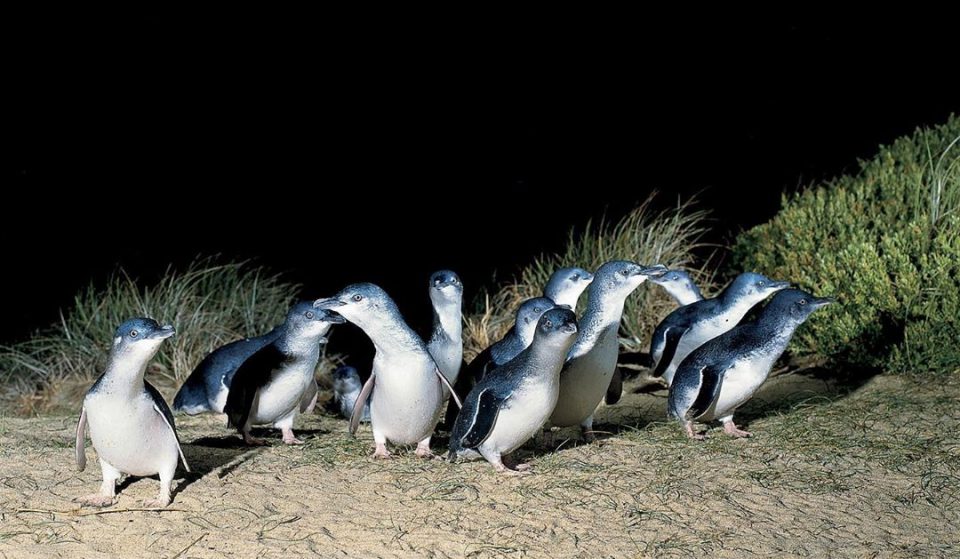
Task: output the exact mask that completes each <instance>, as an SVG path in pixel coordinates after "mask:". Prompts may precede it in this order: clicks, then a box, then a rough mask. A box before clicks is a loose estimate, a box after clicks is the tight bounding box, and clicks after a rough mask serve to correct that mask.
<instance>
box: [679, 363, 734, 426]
mask: <svg viewBox="0 0 960 559" xmlns="http://www.w3.org/2000/svg"><path fill="white" fill-rule="evenodd" d="M732 364H733V363H731V362H723V363H718V364H715V365H707V366H706V367H704V368H703V369H701V370H700V376H701V380H700V391H699V392H698V393H697V399H696V400H694V401H693V405H692V406H690V412H689V414H690V417H693V418H697V417H700V416H701V415H703V414H704V413H706V412H707V410H708V409H710V406H712V405H713V403H714V402H715V401H716V400H717V396H719V395H720V386H721V385H722V384H723V374H724V373H725V372H726V371H727V369H729V368H730V366H731V365H732Z"/></svg>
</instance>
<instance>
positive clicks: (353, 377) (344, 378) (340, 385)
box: [333, 366, 361, 394]
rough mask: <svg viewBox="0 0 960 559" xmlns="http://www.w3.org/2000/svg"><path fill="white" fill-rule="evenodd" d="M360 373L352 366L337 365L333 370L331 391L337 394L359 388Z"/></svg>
mask: <svg viewBox="0 0 960 559" xmlns="http://www.w3.org/2000/svg"><path fill="white" fill-rule="evenodd" d="M360 387H361V385H360V373H358V372H357V370H356V369H354V368H353V367H348V366H343V367H337V369H336V370H335V371H333V391H334V392H335V393H337V394H345V393H347V392H353V391H355V390H360Z"/></svg>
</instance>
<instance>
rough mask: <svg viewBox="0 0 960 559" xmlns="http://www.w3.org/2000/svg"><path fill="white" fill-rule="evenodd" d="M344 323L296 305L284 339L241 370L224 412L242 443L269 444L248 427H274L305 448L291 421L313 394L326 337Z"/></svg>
mask: <svg viewBox="0 0 960 559" xmlns="http://www.w3.org/2000/svg"><path fill="white" fill-rule="evenodd" d="M344 322H346V321H345V320H344V318H343V317H341V316H340V315H338V314H337V313H335V312H332V311H328V310H318V309H315V308H314V307H313V304H312V303H310V302H303V303H298V304H296V305H294V306H293V307H292V308H291V309H290V311H289V312H288V313H287V319H286V320H285V321H284V323H283V325H282V326H281V327H280V335H279V336H277V338H276V339H275V340H273V341H272V342H270V343H269V344H267V345H266V346H264V347H262V348H261V349H260V350H258V351H257V352H256V353H254V354H253V355H251V356H250V357H249V358H247V359H246V360H245V361H244V362H243V363H242V364H241V365H240V366H239V368H237V372H236V373H235V374H234V375H233V380H232V381H231V383H230V390H229V393H228V394H227V402H226V404H225V405H224V407H223V411H224V413H226V414H227V418H228V420H229V424H230V425H232V426H233V427H236V429H237V430H238V431H239V432H240V433H241V434H242V435H243V440H244V442H246V443H247V444H250V445H263V444H266V441H265V440H263V439H260V438H256V437H253V436H252V435H251V434H250V429H251V428H252V427H253V426H254V425H273V426H274V427H276V428H278V429H280V431H281V432H282V434H283V442H284V443H285V444H303V441H301V440H300V439H298V438H296V436H295V435H294V433H293V422H294V420H295V419H296V417H297V415H298V414H299V413H301V412H303V411H306V409H307V407H308V406H309V402H308V401H306V400H307V397H306V396H307V395H309V394H312V393H314V392H315V387H316V378H315V377H314V371H315V370H316V368H317V363H318V362H319V361H320V344H321V343H325V342H326V338H325V337H324V336H325V335H326V334H327V332H329V331H330V326H331V325H333V324H342V323H344ZM310 399H312V398H310Z"/></svg>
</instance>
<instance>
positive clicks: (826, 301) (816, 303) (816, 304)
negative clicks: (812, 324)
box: [810, 297, 837, 309]
mask: <svg viewBox="0 0 960 559" xmlns="http://www.w3.org/2000/svg"><path fill="white" fill-rule="evenodd" d="M836 302H837V300H836V299H834V298H833V297H816V298H814V299H813V300H812V301H810V307H811V308H813V309H819V308H820V307H825V306H827V305H830V304H832V303H836Z"/></svg>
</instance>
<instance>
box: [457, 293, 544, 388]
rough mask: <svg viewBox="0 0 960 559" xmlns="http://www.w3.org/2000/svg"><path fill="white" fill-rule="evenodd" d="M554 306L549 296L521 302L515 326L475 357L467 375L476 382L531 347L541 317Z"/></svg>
mask: <svg viewBox="0 0 960 559" xmlns="http://www.w3.org/2000/svg"><path fill="white" fill-rule="evenodd" d="M554 306H555V305H554V302H553V300H551V299H548V298H547V297H534V298H533V299H527V300H526V301H524V302H523V303H521V305H520V308H518V309H517V315H516V319H515V320H514V323H513V326H512V327H511V328H510V330H509V331H507V333H506V334H504V336H503V338H501V339H500V341H498V342H496V343H494V344H492V345H491V346H490V347H488V348H487V349H485V350H483V351H482V352H480V354H479V355H477V356H476V357H474V358H473V361H471V362H470V365H468V367H467V371H468V373H467V376H469V377H470V378H472V379H473V380H474V382H476V381H478V380H480V379H482V378H483V377H484V376H485V375H486V374H487V373H489V372H490V371H492V370H494V369H496V368H497V367H499V366H501V365H503V364H504V363H506V362H507V361H510V360H511V359H513V358H514V357H516V356H517V355H519V354H520V352H521V351H523V350H524V349H526V348H527V347H529V346H530V344H531V343H533V334H534V332H535V331H536V329H537V322H538V321H539V320H540V317H541V316H542V315H543V313H545V312H547V311H548V310H550V309H552V308H553V307H554Z"/></svg>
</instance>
